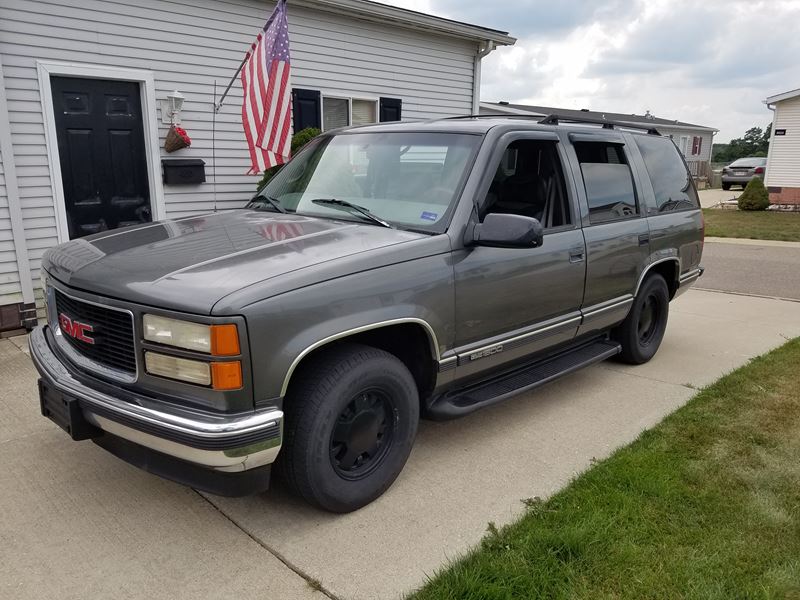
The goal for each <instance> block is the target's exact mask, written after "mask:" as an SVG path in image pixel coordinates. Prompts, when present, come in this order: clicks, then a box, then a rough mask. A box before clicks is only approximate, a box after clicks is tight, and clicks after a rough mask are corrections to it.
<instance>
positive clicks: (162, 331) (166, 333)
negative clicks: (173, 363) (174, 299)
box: [142, 314, 239, 356]
mask: <svg viewBox="0 0 800 600" xmlns="http://www.w3.org/2000/svg"><path fill="white" fill-rule="evenodd" d="M142 324H143V326H144V339H145V340H147V341H148V342H156V343H157V344H165V345H167V346H174V347H176V348H185V349H186V350H196V351H197V352H205V353H206V354H213V355H214V356H235V355H236V354H239V332H238V331H237V329H236V325H234V324H232V323H230V324H225V325H204V324H203V323H192V322H191V321H182V320H179V319H170V318H169V317H160V316H158V315H149V314H146V315H144V317H143V318H142Z"/></svg>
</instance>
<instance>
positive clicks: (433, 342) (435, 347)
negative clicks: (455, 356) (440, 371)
mask: <svg viewBox="0 0 800 600" xmlns="http://www.w3.org/2000/svg"><path fill="white" fill-rule="evenodd" d="M405 323H411V324H415V325H421V326H422V328H423V329H424V330H425V332H426V333H427V336H428V342H429V343H430V346H431V355H432V356H433V358H434V360H436V362H437V363H438V362H440V361H441V355H440V354H439V342H438V340H437V338H436V332H435V331H434V330H433V327H431V325H430V323H428V322H427V321H425V320H424V319H420V318H418V317H402V318H398V319H389V320H387V321H377V322H375V323H370V324H368V325H362V326H360V327H353V328H351V329H346V330H344V331H340V332H339V333H334V334H332V335H329V336H327V337H324V338H322V339H321V340H318V341H316V342H314V343H313V344H310V345H309V346H306V347H305V348H304V349H303V350H302V351H301V352H300V354H298V355H297V356H296V357H295V358H294V360H293V361H292V363H291V364H290V365H289V369H288V370H287V371H286V375H285V376H284V378H283V384H282V385H281V398H283V397H285V396H286V391H287V390H288V389H289V382H290V381H291V378H292V375H293V374H294V371H295V369H296V368H297V365H299V364H300V362H301V361H302V360H303V359H304V358H305V357H306V356H308V355H309V354H310V353H311V352H313V351H314V350H317V349H318V348H321V347H322V346H325V345H327V344H330V343H332V342H335V341H337V340H341V339H344V338H346V337H349V336H351V335H356V334H358V333H363V332H364V331H370V330H371V329H380V328H381V327H391V326H392V325H402V324H405Z"/></svg>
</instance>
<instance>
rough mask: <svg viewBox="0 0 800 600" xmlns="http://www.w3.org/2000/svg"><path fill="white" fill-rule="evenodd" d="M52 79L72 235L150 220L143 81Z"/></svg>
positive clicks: (63, 178)
mask: <svg viewBox="0 0 800 600" xmlns="http://www.w3.org/2000/svg"><path fill="white" fill-rule="evenodd" d="M50 83H51V88H52V91H53V107H54V112H55V125H56V134H57V138H58V154H59V159H60V164H61V179H62V182H63V186H64V203H65V205H66V206H65V208H66V213H67V224H68V227H69V237H70V238H77V237H82V236H84V235H89V234H90V233H96V232H98V231H103V230H106V229H115V228H117V227H124V226H126V225H133V224H135V223H141V222H147V221H151V220H152V211H151V207H150V187H149V185H148V180H147V157H146V154H145V141H144V126H143V122H142V103H141V99H140V95H139V84H138V83H134V82H130V81H116V80H105V79H81V78H76V77H52V78H51V80H50Z"/></svg>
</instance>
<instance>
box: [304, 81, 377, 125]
mask: <svg viewBox="0 0 800 600" xmlns="http://www.w3.org/2000/svg"><path fill="white" fill-rule="evenodd" d="M319 96H320V103H319V111H320V115H319V122H320V125H322V131H325V99H326V98H330V99H331V100H347V125H345V127H350V126H351V125H352V124H353V100H360V101H362V102H374V103H375V123H380V118H381V115H380V110H381V107H380V98H376V97H375V96H348V95H344V94H336V93H332V94H326V93H325V92H324V91H322V90H320V92H319Z"/></svg>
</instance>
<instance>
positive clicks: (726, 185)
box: [722, 183, 731, 192]
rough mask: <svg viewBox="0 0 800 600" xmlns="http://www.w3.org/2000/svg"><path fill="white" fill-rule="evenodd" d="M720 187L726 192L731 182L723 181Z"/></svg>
mask: <svg viewBox="0 0 800 600" xmlns="http://www.w3.org/2000/svg"><path fill="white" fill-rule="evenodd" d="M722 189H723V190H724V191H726V192H727V191H728V190H730V189H731V184H730V183H723V184H722Z"/></svg>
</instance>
